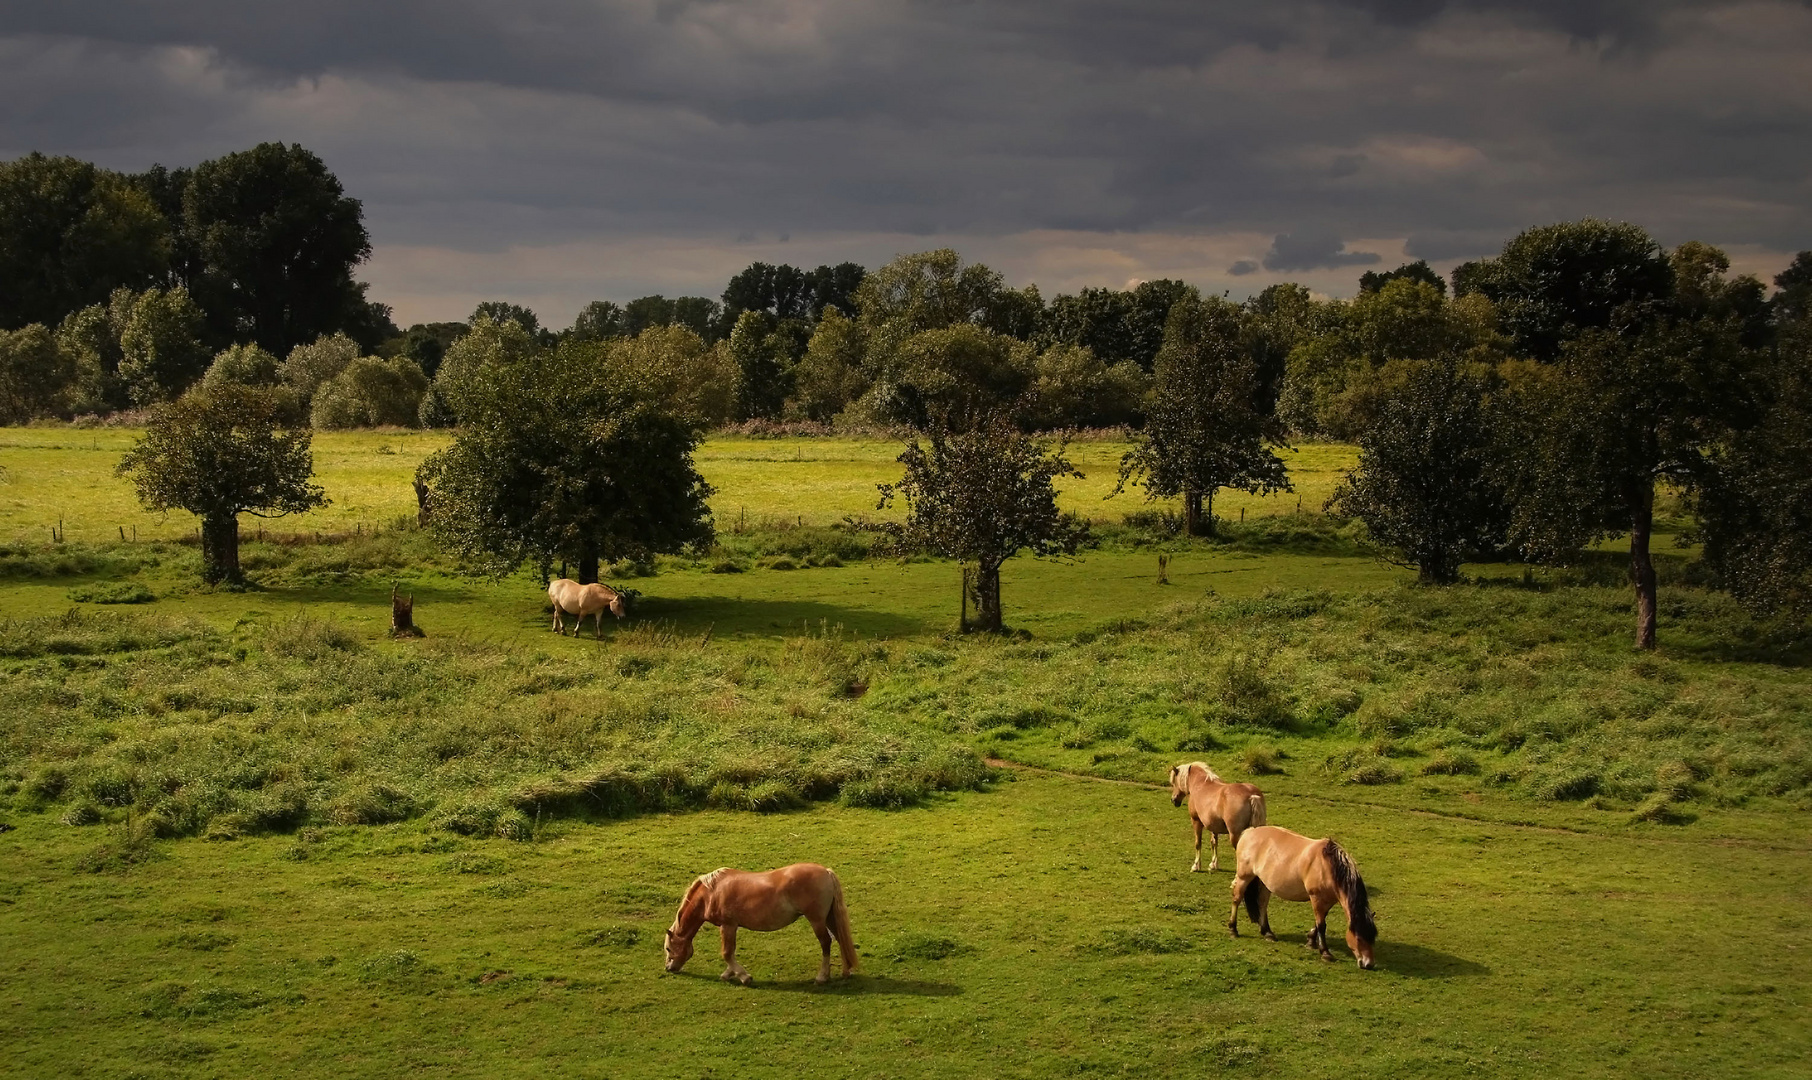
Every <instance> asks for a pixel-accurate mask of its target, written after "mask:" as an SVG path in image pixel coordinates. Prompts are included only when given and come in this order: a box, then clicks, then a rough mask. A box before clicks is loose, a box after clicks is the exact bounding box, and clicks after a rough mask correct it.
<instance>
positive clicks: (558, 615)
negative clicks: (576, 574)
mask: <svg viewBox="0 0 1812 1080" xmlns="http://www.w3.org/2000/svg"><path fill="white" fill-rule="evenodd" d="M547 599H548V602H549V603H551V604H553V605H554V625H553V631H554V633H556V634H563V633H565V632H566V621H565V619H563V618H562V616H564V615H577V616H578V618H577V619H574V620H573V636H574V637H578V636H579V627H581V626H583V625H585V617H586V616H587V615H589V616H591V621H592V625H593V626H594V627H595V628H596V629H597V631H598V637H599V638H600V639H602V638H603V637H604V611H605V609H606V608H608V609H609V610H610V613H611V614H612V615H615V616H616V617H617V618H619V619H621V618H622V617H623V616H624V615H626V614H628V609H627V608H626V607H625V606H624V604H623V597H622V596H621V595H620V594H619V593H618V592H617V591H616V590H615V589H613V588H611V587H610V586H608V585H599V584H597V583H595V582H594V583H593V584H590V585H581V584H579V583H578V582H576V581H574V580H572V579H571V578H555V579H554V580H552V581H550V582H548V583H547Z"/></svg>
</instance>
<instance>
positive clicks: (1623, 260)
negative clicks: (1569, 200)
mask: <svg viewBox="0 0 1812 1080" xmlns="http://www.w3.org/2000/svg"><path fill="white" fill-rule="evenodd" d="M1453 285H1454V292H1455V293H1456V294H1464V293H1468V292H1482V293H1484V294H1485V296H1487V297H1489V298H1490V299H1491V301H1492V302H1493V303H1494V304H1496V305H1497V308H1498V311H1499V313H1500V315H1501V317H1502V319H1503V326H1504V330H1505V332H1506V333H1508V334H1509V335H1510V338H1511V340H1512V342H1513V344H1514V347H1515V350H1516V352H1517V354H1518V355H1520V356H1524V357H1528V358H1530V359H1533V360H1539V361H1542V362H1544V363H1551V362H1553V361H1555V360H1558V359H1559V358H1560V352H1561V348H1562V346H1563V345H1565V343H1566V342H1567V341H1569V340H1570V339H1572V338H1574V337H1577V336H1578V335H1579V334H1581V333H1583V332H1585V331H1587V330H1602V329H1605V328H1606V327H1609V326H1610V325H1611V322H1612V318H1613V316H1614V315H1616V313H1617V311H1618V310H1619V309H1620V308H1624V307H1626V306H1628V305H1631V304H1638V305H1639V304H1647V303H1652V302H1656V301H1660V300H1662V299H1664V298H1666V297H1667V296H1669V295H1671V294H1672V292H1673V267H1672V265H1671V264H1670V262H1669V260H1668V257H1667V253H1666V252H1664V251H1662V250H1661V247H1660V245H1659V244H1657V243H1655V241H1654V238H1653V237H1651V236H1649V235H1648V234H1647V233H1646V232H1643V231H1642V230H1641V229H1639V228H1637V227H1636V226H1634V225H1629V224H1625V223H1621V222H1609V221H1598V220H1594V219H1590V218H1588V219H1586V220H1584V221H1571V222H1561V223H1559V224H1556V225H1543V226H1540V227H1538V228H1534V229H1528V230H1526V231H1524V232H1522V233H1520V234H1518V235H1517V236H1516V237H1515V238H1513V239H1512V240H1511V241H1510V242H1509V243H1507V244H1505V245H1504V250H1503V252H1502V254H1500V255H1498V256H1497V257H1496V258H1494V259H1485V260H1482V261H1480V262H1475V263H1466V264H1464V265H1462V266H1459V267H1457V268H1455V270H1454V272H1453Z"/></svg>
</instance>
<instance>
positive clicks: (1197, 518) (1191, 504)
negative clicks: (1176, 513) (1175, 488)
mask: <svg viewBox="0 0 1812 1080" xmlns="http://www.w3.org/2000/svg"><path fill="white" fill-rule="evenodd" d="M1183 534H1184V535H1185V536H1200V535H1202V493H1201V492H1199V491H1196V490H1194V489H1193V488H1184V489H1183Z"/></svg>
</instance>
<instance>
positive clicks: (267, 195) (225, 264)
mask: <svg viewBox="0 0 1812 1080" xmlns="http://www.w3.org/2000/svg"><path fill="white" fill-rule="evenodd" d="M363 216H364V214H363V210H362V209H361V207H360V205H359V201H358V200H357V199H352V198H348V197H347V195H346V194H345V191H344V190H343V189H342V188H341V186H340V181H339V179H338V178H336V177H335V176H334V174H333V173H332V172H330V171H328V168H327V166H326V165H325V164H324V163H323V162H322V161H321V159H320V158H318V157H316V156H315V155H314V154H313V153H311V152H310V151H308V150H306V149H304V148H303V147H301V146H298V145H285V144H283V143H277V142H271V143H260V144H259V145H257V146H255V147H253V148H252V149H250V150H244V151H240V152H238V153H232V154H227V155H226V156H224V157H220V158H216V159H214V160H212V161H205V162H202V163H201V164H200V165H198V166H196V167H195V169H194V172H193V173H192V174H191V175H190V177H189V182H188V186H187V188H186V190H185V191H184V194H183V222H184V232H185V234H186V236H187V242H188V243H191V244H193V245H194V249H195V253H196V257H197V258H198V259H199V260H200V263H201V266H202V270H201V273H200V274H199V275H198V276H197V277H196V278H195V280H194V281H193V286H192V287H193V291H194V294H195V298H196V300H197V302H198V303H200V304H201V306H202V308H203V310H205V311H206V312H207V313H208V321H209V325H210V328H211V330H212V332H213V334H214V335H215V337H216V338H217V339H218V340H220V341H223V342H226V341H239V340H246V339H250V340H252V341H254V342H256V343H257V344H258V345H260V346H262V347H263V348H264V349H266V350H267V351H269V352H271V353H274V354H276V355H278V356H287V355H288V354H289V351H290V350H291V349H293V348H295V347H296V346H297V345H301V344H303V343H305V342H310V341H313V340H315V339H316V338H317V337H320V336H321V335H322V334H331V333H333V332H335V331H338V330H342V329H351V328H352V327H353V326H362V325H363V324H364V323H366V322H369V321H371V317H372V312H371V310H370V306H369V304H368V302H367V301H366V299H365V293H364V286H363V285H362V284H360V283H359V282H357V281H354V280H353V277H352V271H353V268H354V267H356V266H357V265H358V264H359V263H361V262H363V261H364V260H365V259H366V258H367V257H368V256H369V255H370V254H371V239H370V237H369V236H368V235H367V234H366V232H365V225H364V220H363ZM386 321H387V320H386ZM355 336H357V335H355Z"/></svg>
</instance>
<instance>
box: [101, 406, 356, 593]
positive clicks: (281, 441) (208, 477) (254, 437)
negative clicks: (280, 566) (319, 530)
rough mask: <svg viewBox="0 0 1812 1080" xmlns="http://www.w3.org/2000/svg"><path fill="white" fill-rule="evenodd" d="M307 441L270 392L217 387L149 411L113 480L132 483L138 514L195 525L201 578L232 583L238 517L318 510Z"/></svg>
mask: <svg viewBox="0 0 1812 1080" xmlns="http://www.w3.org/2000/svg"><path fill="white" fill-rule="evenodd" d="M312 439H313V433H312V432H310V431H309V430H308V428H306V427H296V426H294V425H293V424H292V423H291V421H290V415H289V410H288V409H287V408H286V407H285V402H284V401H283V400H282V398H281V397H280V396H279V395H278V394H277V393H276V392H275V391H273V390H270V389H266V388H262V387H253V386H244V385H241V384H238V383H230V382H223V383H220V384H217V385H213V386H204V387H197V388H196V389H194V390H192V391H190V392H189V393H187V394H184V395H183V396H182V397H180V398H178V399H177V400H175V401H172V402H168V403H166V404H163V405H160V406H158V407H157V408H155V409H154V410H153V411H152V413H151V418H150V420H149V421H148V422H147V423H146V425H145V434H144V437H143V438H141V439H140V440H139V441H138V442H137V443H136V444H134V445H133V447H132V449H130V450H128V451H127V452H126V455H125V456H124V457H123V458H122V459H121V460H120V464H119V470H118V471H119V473H120V475H122V476H129V477H131V479H132V483H133V486H134V487H135V488H136V489H137V491H138V498H139V502H140V503H142V504H143V505H144V507H145V509H147V510H151V511H156V512H164V511H169V510H187V511H189V512H190V513H192V514H194V515H196V516H197V517H199V518H201V558H202V577H203V578H204V579H205V580H206V581H208V582H210V583H220V582H229V583H237V582H240V581H243V580H244V575H243V573H242V572H241V571H240V568H239V515H240V514H245V513H249V514H254V515H257V516H259V517H281V516H282V515H285V514H300V513H303V512H305V511H308V510H313V509H315V508H316V507H321V506H326V505H327V503H328V500H327V497H326V493H325V492H324V491H323V490H322V489H321V488H320V487H319V486H318V485H316V484H313V483H311V482H310V481H311V479H312V477H313V475H314V455H313V453H312V452H311V450H310V443H311V441H312Z"/></svg>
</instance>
